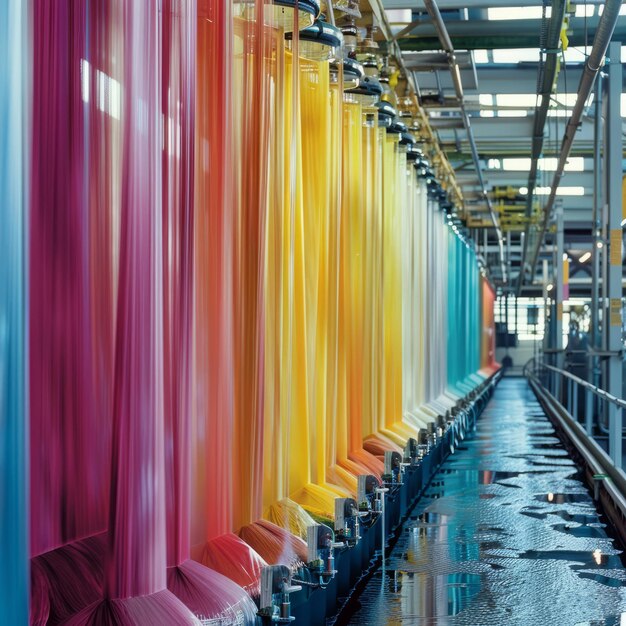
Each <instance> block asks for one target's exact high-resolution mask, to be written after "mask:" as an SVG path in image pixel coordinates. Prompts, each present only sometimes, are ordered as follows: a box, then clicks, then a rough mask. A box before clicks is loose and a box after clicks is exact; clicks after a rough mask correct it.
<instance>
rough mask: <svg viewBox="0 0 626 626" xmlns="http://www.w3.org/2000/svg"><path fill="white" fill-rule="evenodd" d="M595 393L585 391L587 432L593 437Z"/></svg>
mask: <svg viewBox="0 0 626 626" xmlns="http://www.w3.org/2000/svg"><path fill="white" fill-rule="evenodd" d="M593 400H594V398H593V393H591V391H589V389H585V431H586V432H587V434H588V435H589V436H590V437H591V436H592V435H593V405H594V404H595V403H594V401H593Z"/></svg>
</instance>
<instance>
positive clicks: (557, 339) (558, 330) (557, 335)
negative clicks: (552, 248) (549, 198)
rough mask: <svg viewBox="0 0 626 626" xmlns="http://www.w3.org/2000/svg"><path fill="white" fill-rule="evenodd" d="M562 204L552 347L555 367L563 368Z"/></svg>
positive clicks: (555, 262)
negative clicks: (554, 355)
mask: <svg viewBox="0 0 626 626" xmlns="http://www.w3.org/2000/svg"><path fill="white" fill-rule="evenodd" d="M564 248H565V246H564V237H563V206H562V205H559V206H558V207H557V209H556V258H555V259H554V272H555V274H556V276H555V281H554V289H555V294H554V304H555V307H554V308H555V314H556V324H555V325H554V348H555V350H556V359H555V363H556V367H558V368H559V369H563V250H564Z"/></svg>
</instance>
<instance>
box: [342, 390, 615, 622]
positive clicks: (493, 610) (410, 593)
mask: <svg viewBox="0 0 626 626" xmlns="http://www.w3.org/2000/svg"><path fill="white" fill-rule="evenodd" d="M619 555H620V551H619V550H618V549H616V547H615V545H614V542H613V540H612V539H610V538H609V537H607V534H606V532H605V527H604V524H603V523H602V518H601V517H600V515H599V514H598V512H597V511H596V509H595V507H594V504H593V501H592V499H591V497H590V495H589V493H588V491H587V489H586V488H585V486H584V485H583V483H582V482H581V481H580V480H578V477H577V468H576V466H575V465H574V463H573V461H572V460H570V459H569V458H568V456H567V453H566V451H565V450H564V448H563V447H562V446H561V444H560V442H559V440H558V439H557V438H556V436H555V433H554V429H553V428H552V426H551V424H550V422H549V421H548V419H547V417H546V416H545V414H544V412H543V410H542V408H541V407H540V405H539V403H538V402H537V400H536V399H535V397H534V395H533V393H532V391H531V390H530V389H529V387H528V385H527V383H526V381H525V380H522V379H511V378H508V379H507V378H505V379H503V381H502V382H501V383H500V385H499V386H498V388H497V389H496V392H495V395H494V397H493V399H492V400H491V401H490V403H489V405H488V406H487V408H486V409H485V411H484V413H483V415H482V417H481V418H480V420H479V421H478V427H477V431H476V433H475V434H474V436H473V437H471V438H470V439H468V440H466V441H465V442H464V443H463V445H462V447H461V448H460V449H459V450H458V451H457V452H456V454H455V455H454V456H451V457H450V458H449V459H448V461H446V463H444V465H443V466H442V468H441V470H440V471H439V472H438V473H437V474H436V475H435V478H434V480H433V482H432V483H431V485H430V487H429V489H428V491H427V492H426V495H425V496H424V497H423V498H422V499H421V501H420V502H419V503H418V505H417V507H416V509H415V510H414V512H413V515H412V517H411V518H410V519H409V521H408V522H407V523H406V525H405V528H404V529H403V530H402V535H401V536H400V538H399V540H398V542H397V543H396V545H395V547H394V549H393V550H392V551H391V553H390V555H389V556H388V557H387V559H386V562H385V563H384V564H383V566H382V567H381V568H380V569H379V570H378V571H376V572H375V573H374V575H373V576H372V578H371V579H370V581H369V582H368V584H367V586H366V587H365V589H364V591H363V592H362V594H361V595H360V597H359V599H358V604H359V606H358V609H357V611H356V612H355V613H353V614H352V616H351V618H350V622H349V623H351V624H359V625H361V626H363V625H365V624H372V625H374V624H375V625H376V626H380V625H381V624H389V625H391V624H415V625H416V626H417V625H419V626H447V625H455V626H456V625H468V626H469V625H471V626H491V625H494V626H502V625H503V624H507V625H508V624H510V625H519V626H530V625H541V626H575V625H576V626H612V625H616V626H621V625H623V624H626V569H625V568H624V565H623V564H622V562H621V560H620V556H619Z"/></svg>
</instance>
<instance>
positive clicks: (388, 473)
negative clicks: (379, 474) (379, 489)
mask: <svg viewBox="0 0 626 626" xmlns="http://www.w3.org/2000/svg"><path fill="white" fill-rule="evenodd" d="M403 474H404V467H403V464H402V455H401V454H400V453H399V452H395V451H391V450H386V451H385V474H384V476H383V482H384V483H385V484H386V485H387V486H396V485H401V484H402V478H403Z"/></svg>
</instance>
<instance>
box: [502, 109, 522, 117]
mask: <svg viewBox="0 0 626 626" xmlns="http://www.w3.org/2000/svg"><path fill="white" fill-rule="evenodd" d="M527 116H528V111H525V110H524V109H498V117H527Z"/></svg>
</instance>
